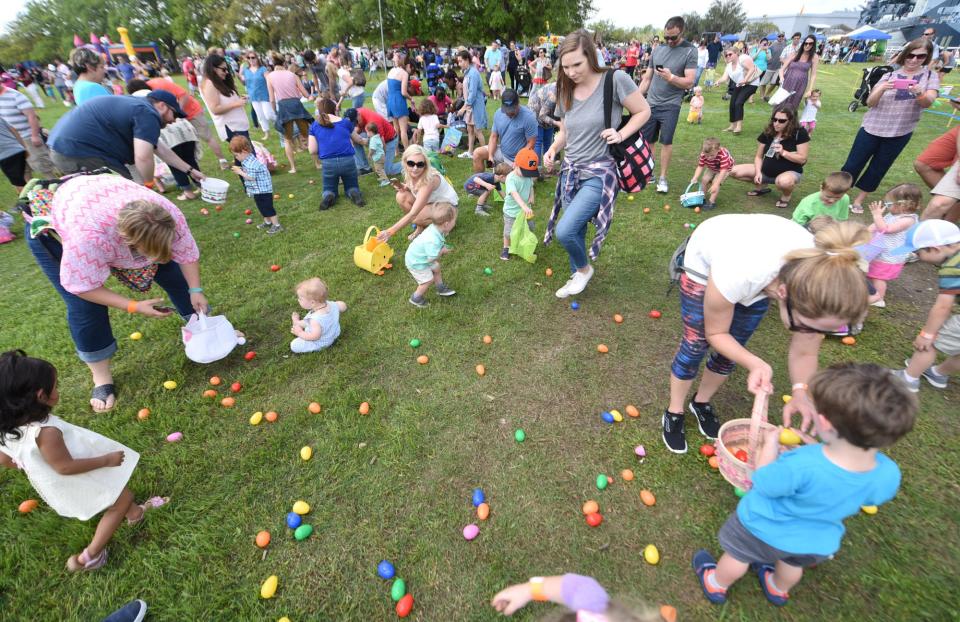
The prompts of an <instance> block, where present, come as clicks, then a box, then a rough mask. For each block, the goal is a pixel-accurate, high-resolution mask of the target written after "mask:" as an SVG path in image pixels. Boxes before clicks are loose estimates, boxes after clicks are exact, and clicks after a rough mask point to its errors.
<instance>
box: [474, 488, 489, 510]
mask: <svg viewBox="0 0 960 622" xmlns="http://www.w3.org/2000/svg"><path fill="white" fill-rule="evenodd" d="M486 500H487V496H486V495H484V494H483V490H482V489H481V488H474V489H473V499H472V501H473V507H477V506H478V505H480V504H481V503H483V502H484V501H486Z"/></svg>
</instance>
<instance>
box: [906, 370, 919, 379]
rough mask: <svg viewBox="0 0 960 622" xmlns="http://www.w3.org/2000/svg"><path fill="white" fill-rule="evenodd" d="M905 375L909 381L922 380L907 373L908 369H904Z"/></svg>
mask: <svg viewBox="0 0 960 622" xmlns="http://www.w3.org/2000/svg"><path fill="white" fill-rule="evenodd" d="M903 377H904V379H905V380H907V381H908V382H916V381H918V380H920V379H919V378H914V377H913V376H911V375H910V374H908V373H907V370H903Z"/></svg>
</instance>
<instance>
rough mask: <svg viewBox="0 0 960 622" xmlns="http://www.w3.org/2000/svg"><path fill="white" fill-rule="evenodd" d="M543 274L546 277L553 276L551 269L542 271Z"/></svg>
mask: <svg viewBox="0 0 960 622" xmlns="http://www.w3.org/2000/svg"><path fill="white" fill-rule="evenodd" d="M543 273H544V274H546V275H547V276H553V268H547V269H546V270H544V271H543Z"/></svg>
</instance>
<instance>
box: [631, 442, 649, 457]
mask: <svg viewBox="0 0 960 622" xmlns="http://www.w3.org/2000/svg"><path fill="white" fill-rule="evenodd" d="M633 453H635V454H637V456H639V457H641V458H643V457H644V456H646V455H647V450H646V449H644V448H643V445H637V446H636V447H635V448H634V449H633Z"/></svg>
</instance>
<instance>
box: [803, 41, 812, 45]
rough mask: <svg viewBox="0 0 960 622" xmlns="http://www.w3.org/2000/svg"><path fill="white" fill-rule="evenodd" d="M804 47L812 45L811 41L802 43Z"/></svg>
mask: <svg viewBox="0 0 960 622" xmlns="http://www.w3.org/2000/svg"><path fill="white" fill-rule="evenodd" d="M803 44H804V45H813V41H804V43H803Z"/></svg>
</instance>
